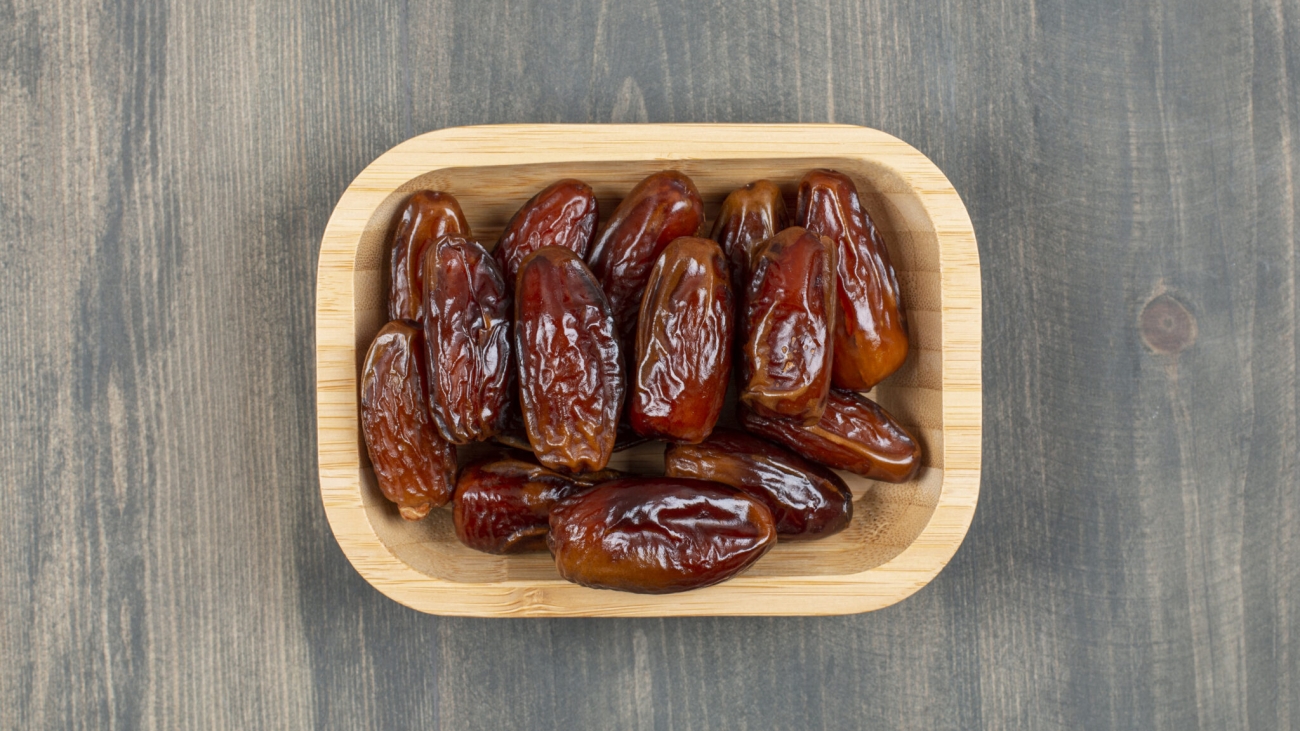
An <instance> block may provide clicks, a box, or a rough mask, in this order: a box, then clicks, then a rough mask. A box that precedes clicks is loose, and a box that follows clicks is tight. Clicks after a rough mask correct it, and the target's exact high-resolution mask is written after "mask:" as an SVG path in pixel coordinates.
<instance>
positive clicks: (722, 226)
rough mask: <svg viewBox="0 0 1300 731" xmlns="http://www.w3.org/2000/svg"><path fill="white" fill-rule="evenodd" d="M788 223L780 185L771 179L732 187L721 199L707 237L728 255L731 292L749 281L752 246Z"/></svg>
mask: <svg viewBox="0 0 1300 731" xmlns="http://www.w3.org/2000/svg"><path fill="white" fill-rule="evenodd" d="M789 226H790V214H789V212H787V210H786V207H785V199H784V198H782V197H781V189H780V188H778V187H776V184H775V183H773V182H772V181H770V180H755V181H754V182H752V183H749V184H747V185H745V186H744V187H742V188H737V189H736V190H733V191H731V194H730V195H728V196H727V198H726V200H724V201H722V209H721V210H720V211H718V220H717V221H715V222H714V224H713V235H712V236H711V237H710V238H712V239H713V240H714V241H716V242H718V244H719V245H721V246H722V250H723V252H725V253H726V255H727V263H728V264H729V266H730V268H731V284H732V291H733V292H743V291H744V287H745V284H746V282H748V281H749V258H750V254H752V253H753V251H754V248H755V247H756V246H758V245H759V244H760V243H762V242H764V241H766V240H768V239H770V238H772V237H773V236H775V235H776V234H777V233H778V232H780V231H784V230H785V229H786V228H789ZM737 304H738V305H739V304H741V303H739V302H738V303H737Z"/></svg>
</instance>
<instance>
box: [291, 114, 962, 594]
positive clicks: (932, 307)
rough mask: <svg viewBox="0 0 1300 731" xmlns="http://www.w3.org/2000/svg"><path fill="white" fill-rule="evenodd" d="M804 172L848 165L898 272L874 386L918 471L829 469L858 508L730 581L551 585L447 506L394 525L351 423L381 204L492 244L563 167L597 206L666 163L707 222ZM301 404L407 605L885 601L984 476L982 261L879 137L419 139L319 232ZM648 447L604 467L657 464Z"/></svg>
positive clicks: (362, 550) (348, 534)
mask: <svg viewBox="0 0 1300 731" xmlns="http://www.w3.org/2000/svg"><path fill="white" fill-rule="evenodd" d="M815 167H830V168H834V169H836V170H840V171H842V172H844V173H847V174H848V175H851V176H852V177H853V178H854V180H855V181H856V183H857V186H858V190H859V191H860V193H861V195H862V200H863V204H864V205H865V206H866V207H867V209H868V211H869V212H870V213H871V215H872V216H873V217H874V218H875V220H876V222H877V224H878V225H879V226H880V227H881V229H882V232H883V234H884V236H885V240H886V242H888V246H889V249H890V254H891V256H892V257H893V261H894V265H895V267H896V268H897V270H898V275H899V281H900V284H901V285H902V290H903V300H904V302H905V304H906V306H907V315H908V320H909V324H910V327H911V338H912V348H911V354H910V355H909V357H908V360H907V362H906V364H905V365H904V366H903V367H902V368H901V369H900V370H899V371H898V372H897V373H895V374H894V375H893V376H891V377H890V378H888V379H887V380H886V381H885V382H884V383H882V384H880V385H879V386H877V388H876V389H875V392H874V393H873V394H872V395H873V397H874V398H876V399H877V400H878V401H879V402H880V403H881V404H882V405H883V406H884V407H885V408H886V409H887V410H888V411H889V412H890V413H891V414H893V415H894V416H895V417H896V418H897V419H898V420H899V421H900V422H901V423H903V424H904V425H905V426H907V427H908V428H909V430H910V431H911V432H912V433H913V434H915V435H916V436H917V437H918V439H919V440H920V441H921V443H922V448H923V449H924V451H925V460H924V462H925V464H924V466H923V467H922V469H921V471H920V474H919V476H918V477H917V479H915V480H914V481H912V482H909V483H906V484H901V485H890V484H884V483H876V482H872V481H870V480H866V479H864V478H861V477H858V476H856V475H850V474H847V473H844V476H845V477H846V479H847V480H848V482H849V484H850V485H851V487H852V488H853V493H854V499H855V501H856V504H855V506H854V512H855V515H854V518H853V522H852V524H851V525H850V526H849V528H847V529H846V530H844V531H843V532H841V533H839V534H837V535H834V536H832V537H830V538H827V539H824V540H821V541H814V542H807V543H790V544H780V545H777V546H776V547H775V548H774V549H773V550H772V551H770V552H769V553H768V554H767V555H766V556H765V557H763V559H762V560H760V561H759V562H758V563H757V564H755V565H754V567H753V568H751V569H750V570H749V571H748V572H746V573H745V574H743V575H741V576H740V577H738V578H735V579H733V580H731V581H728V582H725V583H723V584H719V585H717V586H713V587H709V588H707V589H700V590H696V591H690V592H685V593H681V594H671V595H666V596H644V595H639V594H627V593H622V592H616V591H602V590H596V589H588V588H584V587H581V586H577V585H575V584H570V583H568V582H565V581H564V580H562V579H561V578H560V577H559V575H558V574H557V573H556V571H555V567H554V565H553V564H552V563H551V559H550V556H548V555H546V554H544V553H543V554H539V555H537V554H535V555H522V556H509V557H502V556H490V555H487V554H483V553H478V552H476V551H472V550H470V549H468V548H465V547H464V546H462V545H461V544H460V543H459V542H458V541H457V540H456V536H455V533H454V531H453V529H452V521H451V511H450V509H443V510H435V511H433V513H432V514H431V515H429V517H427V518H426V519H424V520H422V521H419V522H414V523H412V522H407V521H405V520H403V519H402V518H400V517H399V516H398V514H397V510H396V509H395V507H394V506H393V505H391V504H390V503H388V502H387V501H386V500H384V498H383V497H382V496H381V494H380V492H379V489H378V487H377V486H376V484H375V478H374V473H373V472H372V471H371V467H370V463H369V460H368V458H367V456H366V450H365V446H364V444H363V442H362V439H361V435H360V432H359V429H358V401H357V399H358V396H357V373H358V370H359V368H360V364H361V361H362V359H363V358H364V357H365V353H366V349H367V348H368V347H369V345H370V341H371V339H372V338H373V337H374V334H375V332H376V331H378V330H379V328H380V327H381V326H382V325H383V324H384V322H385V320H386V315H385V311H386V292H387V286H388V284H387V278H388V277H387V269H388V268H387V256H388V253H387V248H388V246H387V243H388V237H389V235H390V232H391V227H392V219H393V214H394V212H395V211H397V209H398V207H399V206H400V205H401V204H402V203H403V202H404V200H405V199H406V197H407V196H408V195H409V194H410V193H411V192H413V191H416V190H419V189H422V188H432V189H437V190H444V191H449V192H451V193H453V194H454V195H455V196H456V197H457V198H458V199H459V200H460V203H461V206H462V208H463V209H464V211H465V214H466V216H467V217H468V219H469V223H470V226H471V228H472V229H473V231H474V232H475V234H476V235H477V236H478V238H479V240H480V241H482V242H483V243H484V245H490V244H491V243H492V242H494V241H495V240H496V238H497V236H498V235H499V234H500V232H501V229H502V228H503V227H504V226H505V224H506V221H507V220H508V219H509V218H510V216H511V214H513V213H514V211H515V210H516V209H517V208H518V207H519V206H520V205H521V204H523V202H524V201H526V200H527V199H528V198H530V197H531V196H532V195H533V194H534V193H535V192H536V191H538V190H540V189H541V188H542V187H544V186H546V185H548V184H549V183H551V182H553V181H555V180H557V179H559V178H565V177H575V178H579V179H581V180H584V181H586V182H587V183H588V184H590V185H591V186H592V188H594V189H595V192H596V196H597V198H598V199H599V202H600V206H601V211H602V213H603V214H604V215H606V216H607V215H609V213H610V212H612V211H613V209H614V207H615V205H616V204H617V202H618V200H619V199H620V198H621V197H622V196H623V195H624V194H625V193H626V192H627V191H629V190H630V189H631V188H632V186H633V185H634V184H635V183H636V182H637V181H638V180H640V179H641V178H643V177H645V176H646V175H648V174H650V173H652V172H655V171H657V170H663V169H666V168H675V169H677V170H680V171H682V172H684V173H686V174H687V175H689V176H691V178H692V179H694V181H695V183H696V185H697V186H699V190H700V194H701V195H702V196H703V198H704V203H705V206H706V213H707V214H708V217H709V221H710V225H712V219H713V217H714V216H716V214H717V211H718V207H719V205H720V204H721V202H722V199H723V198H725V197H726V195H727V194H728V193H729V192H730V191H731V190H733V189H735V188H737V187H739V186H741V185H743V184H745V183H747V182H749V181H751V180H756V179H759V178H768V179H771V180H772V181H774V182H776V183H777V184H778V185H780V186H781V187H782V189H783V190H784V191H786V193H787V194H788V195H792V194H793V192H794V189H795V186H796V185H797V183H798V180H799V178H800V177H801V176H802V175H803V174H804V172H806V171H807V170H809V169H810V168H815ZM316 286H317V290H316V402H317V403H316V415H317V439H318V449H319V459H320V483H321V498H322V500H323V501H324V504H325V513H326V515H327V516H328V518H329V522H330V526H331V527H332V528H333V530H334V536H335V537H336V538H337V539H338V542H339V546H341V547H342V548H343V553H344V554H345V555H347V557H348V559H349V560H350V561H351V562H352V564H353V566H355V567H356V569H357V571H359V572H361V575H362V576H364V577H365V578H366V580H367V581H369V582H370V583H371V584H373V585H374V586H375V587H376V588H377V589H379V590H380V591H381V592H383V593H384V594H387V595H388V596H390V597H392V598H393V599H395V600H397V601H399V602H401V603H402V604H405V605H407V606H409V607H411V608H413V609H418V610H420V611H422V612H432V613H435V614H454V615H477V616H494V617H509V616H513V617H517V616H668V615H749V614H753V615H777V614H786V615H803V614H844V613H850V612H864V611H869V610H872V609H879V608H881V607H884V606H887V605H890V604H893V603H894V602H897V601H899V600H901V599H903V598H905V597H907V596H909V595H910V594H912V593H913V592H915V591H917V590H918V589H920V588H921V587H922V586H924V585H925V584H926V583H927V582H929V581H930V580H931V579H933V578H934V577H935V575H936V574H938V573H939V571H940V570H941V569H943V567H944V565H945V564H946V563H947V562H948V560H949V558H951V557H952V555H953V553H954V552H955V551H956V550H957V546H958V545H959V544H960V543H961V541H962V538H963V537H964V536H965V535H966V529H967V528H968V527H969V525H970V521H971V517H972V515H973V514H974V512H975V503H976V500H977V498H978V496H979V483H980V408H981V404H980V273H979V254H978V252H977V251H976V247H975V234H974V232H973V231H972V229H971V223H970V219H969V217H968V216H967V214H966V209H965V207H964V206H963V205H962V202H961V199H960V198H958V196H957V193H956V191H954V190H953V187H952V185H951V184H950V183H949V182H948V179H947V178H945V177H944V175H943V173H942V172H940V171H939V169H938V168H937V167H935V165H934V164H933V163H932V162H930V160H929V159H928V158H926V157H925V156H924V155H922V154H921V153H920V152H918V151H917V150H916V149H915V148H913V147H911V146H910V145H907V144H906V143H904V142H901V141H900V140H898V139H895V138H894V137H891V136H889V135H887V134H885V133H883V132H879V131H876V130H872V129H866V128H863V127H852V126H844V125H805V124H800V125H730V124H707V125H671V124H668V125H512V126H488V127H459V128H454V129H444V130H440V131H437V132H430V133H428V134H424V135H420V136H419V137H415V138H413V139H410V140H407V141H406V142H403V143H402V144H400V145H398V146H397V147H394V148H393V149H391V150H389V151H388V152H386V153H384V154H383V155H381V156H380V157H379V159H377V160H375V161H374V162H373V163H371V164H370V166H369V167H367V168H366V169H365V170H364V171H362V173H361V174H360V175H358V176H357V179H356V180H354V181H353V182H352V184H351V185H350V186H348V189H347V191H345V192H344V194H343V197H342V198H341V199H340V200H339V203H338V206H336V207H335V209H334V213H333V215H332V216H331V217H330V220H329V224H328V226H326V229H325V236H324V240H323V241H322V244H321V252H320V264H319V267H318V269H317V283H316ZM662 464H663V447H662V445H646V446H645V447H641V448H637V449H634V450H629V451H628V452H624V453H621V454H617V455H615V461H614V462H613V463H611V466H614V467H618V468H623V469H629V468H630V469H634V470H635V469H642V470H657V469H661V468H662Z"/></svg>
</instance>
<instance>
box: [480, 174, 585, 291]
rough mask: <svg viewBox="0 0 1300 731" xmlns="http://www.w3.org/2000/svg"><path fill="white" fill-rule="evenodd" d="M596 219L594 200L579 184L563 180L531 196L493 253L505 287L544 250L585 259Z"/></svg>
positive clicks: (576, 181) (568, 179)
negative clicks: (525, 263) (550, 248)
mask: <svg viewBox="0 0 1300 731" xmlns="http://www.w3.org/2000/svg"><path fill="white" fill-rule="evenodd" d="M598 215H599V211H598V209H597V207H596V196H595V195H594V194H593V193H592V192H591V186H590V185H587V184H586V183H584V182H582V181H581V180H574V179H572V178H566V179H565V180H560V181H557V182H555V183H552V184H551V185H549V186H547V187H546V188H545V189H544V190H542V192H540V193H538V194H537V195H535V196H533V197H532V198H531V199H529V201H528V202H527V203H525V204H524V205H523V207H522V208H520V209H519V210H518V211H517V212H516V213H515V215H514V216H513V217H512V218H511V219H510V222H509V223H507V224H506V228H505V231H502V232H501V238H500V239H499V240H497V248H496V249H495V250H494V251H493V252H492V253H493V254H494V255H495V256H496V260H497V264H498V265H500V267H501V273H502V274H503V275H505V278H506V283H507V284H509V285H510V286H511V287H512V288H513V287H514V283H515V275H517V274H518V273H519V264H520V262H522V261H523V260H524V257H525V256H528V255H529V254H531V253H533V252H534V251H537V250H538V249H540V248H542V247H544V246H559V247H562V248H565V249H569V250H570V251H572V252H573V253H575V254H577V255H578V256H579V257H584V256H586V255H587V248H588V247H590V246H591V239H592V236H593V235H594V234H595V233H596V219H597V217H598Z"/></svg>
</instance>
